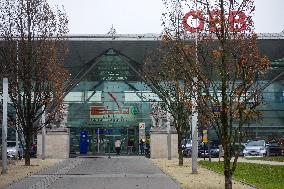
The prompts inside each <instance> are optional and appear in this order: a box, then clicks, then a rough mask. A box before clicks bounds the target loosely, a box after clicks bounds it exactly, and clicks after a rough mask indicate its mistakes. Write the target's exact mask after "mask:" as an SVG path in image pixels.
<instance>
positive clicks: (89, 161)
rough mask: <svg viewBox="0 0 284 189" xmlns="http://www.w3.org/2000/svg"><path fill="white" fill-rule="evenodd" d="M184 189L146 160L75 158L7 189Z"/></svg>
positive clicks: (142, 158) (129, 158)
mask: <svg viewBox="0 0 284 189" xmlns="http://www.w3.org/2000/svg"><path fill="white" fill-rule="evenodd" d="M47 188H48V189H61V188H62V189H63V188H68V189H79V188H80V189H92V188H94V189H181V186H180V185H179V184H178V183H176V182H175V181H173V180H172V179H171V178H169V177H168V176H167V175H165V174H164V173H163V172H162V171H161V170H160V169H159V168H157V167H156V166H155V165H153V164H152V162H151V161H150V160H149V159H147V158H144V157H127V156H126V157H123V156H121V157H120V156H119V157H117V156H115V157H112V158H107V157H97V158H74V159H68V160H66V161H64V162H62V163H60V164H58V165H56V166H53V167H50V168H48V169H46V170H43V171H41V172H39V173H37V174H35V175H32V176H30V177H27V178H25V179H23V180H21V181H19V182H17V183H14V184H13V185H10V186H9V187H7V188H6V189H47Z"/></svg>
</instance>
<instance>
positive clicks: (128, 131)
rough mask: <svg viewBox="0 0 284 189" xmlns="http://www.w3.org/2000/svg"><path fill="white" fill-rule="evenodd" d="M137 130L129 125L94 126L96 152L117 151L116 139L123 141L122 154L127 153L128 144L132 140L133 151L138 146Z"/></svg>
mask: <svg viewBox="0 0 284 189" xmlns="http://www.w3.org/2000/svg"><path fill="white" fill-rule="evenodd" d="M135 135H137V131H135V129H134V128H129V127H96V128H94V135H93V141H94V153H95V154H108V153H115V145H114V144H115V141H116V140H117V139H119V140H120V141H121V154H127V146H128V144H129V141H130V140H131V141H132V144H133V152H132V153H134V152H135V149H136V148H137V147H136V140H137V138H138V137H136V136H135Z"/></svg>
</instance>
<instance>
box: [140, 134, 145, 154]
mask: <svg viewBox="0 0 284 189" xmlns="http://www.w3.org/2000/svg"><path fill="white" fill-rule="evenodd" d="M139 147H140V154H144V140H143V139H142V138H141V139H140V142H139Z"/></svg>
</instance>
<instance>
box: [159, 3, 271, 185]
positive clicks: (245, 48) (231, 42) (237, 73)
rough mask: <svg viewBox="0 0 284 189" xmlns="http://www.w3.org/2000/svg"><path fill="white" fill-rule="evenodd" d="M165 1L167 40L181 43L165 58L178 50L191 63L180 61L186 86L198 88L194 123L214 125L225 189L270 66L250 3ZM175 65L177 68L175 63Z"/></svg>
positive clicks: (254, 115) (260, 101) (254, 117)
mask: <svg viewBox="0 0 284 189" xmlns="http://www.w3.org/2000/svg"><path fill="white" fill-rule="evenodd" d="M164 3H165V5H166V7H167V8H168V10H169V11H168V12H167V13H165V14H163V23H164V26H165V31H167V34H168V35H167V37H166V39H168V40H169V41H170V42H168V43H171V44H174V43H175V42H176V41H177V39H179V41H180V44H185V45H182V46H180V47H181V48H175V50H176V51H175V52H174V53H173V52H168V56H169V57H172V56H173V55H174V54H179V56H180V58H182V59H183V60H184V61H185V62H187V64H189V65H190V67H188V66H187V65H186V64H181V65H182V66H185V70H187V71H188V75H189V76H190V77H191V79H188V80H189V81H190V80H191V81H194V78H196V80H197V82H196V83H194V85H191V86H189V87H192V86H195V87H196V89H197V91H196V92H197V94H198V96H197V102H198V108H197V109H198V112H199V120H198V124H199V125H200V124H202V125H201V126H203V125H212V126H213V127H214V128H215V130H216V132H217V135H218V136H219V140H220V142H221V144H222V146H223V149H224V175H225V188H226V189H231V188H232V175H233V173H234V171H235V169H236V165H237V164H236V163H237V159H238V156H239V152H240V150H241V149H240V146H241V142H242V140H243V137H244V135H245V132H244V126H247V125H249V124H250V123H252V122H253V121H255V120H257V119H258V118H259V117H260V112H259V111H258V109H257V107H258V106H259V105H260V104H261V103H262V91H263V87H264V83H265V82H261V79H262V76H263V74H264V73H265V72H266V70H267V69H268V68H269V60H268V58H267V57H266V56H263V55H261V53H260V52H259V49H258V47H257V35H256V34H255V33H254V31H253V29H254V27H253V20H252V14H253V12H254V10H255V6H254V1H253V0H230V1H228V0H204V1H199V0H164ZM186 30H187V31H186ZM169 34H170V35H169ZM168 36H175V37H168ZM193 41H195V44H194V42H193ZM180 52H183V53H180ZM173 57H174V56H173ZM174 69H180V68H179V67H178V66H176V65H175V68H174ZM185 90H187V91H191V89H185ZM236 146H237V147H236ZM232 149H235V151H234V153H231V152H232ZM232 158H234V161H233V163H232V164H231V163H230V162H231V159H232Z"/></svg>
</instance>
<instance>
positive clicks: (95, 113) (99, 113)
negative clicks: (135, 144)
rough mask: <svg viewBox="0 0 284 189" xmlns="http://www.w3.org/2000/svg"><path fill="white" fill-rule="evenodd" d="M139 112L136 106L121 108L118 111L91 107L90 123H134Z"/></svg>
mask: <svg viewBox="0 0 284 189" xmlns="http://www.w3.org/2000/svg"><path fill="white" fill-rule="evenodd" d="M137 114H138V110H137V108H136V107H135V106H127V107H119V108H118V109H117V110H112V109H108V108H107V107H104V106H91V107H90V121H92V122H103V121H109V122H123V121H134V120H135V119H136V118H137Z"/></svg>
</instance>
